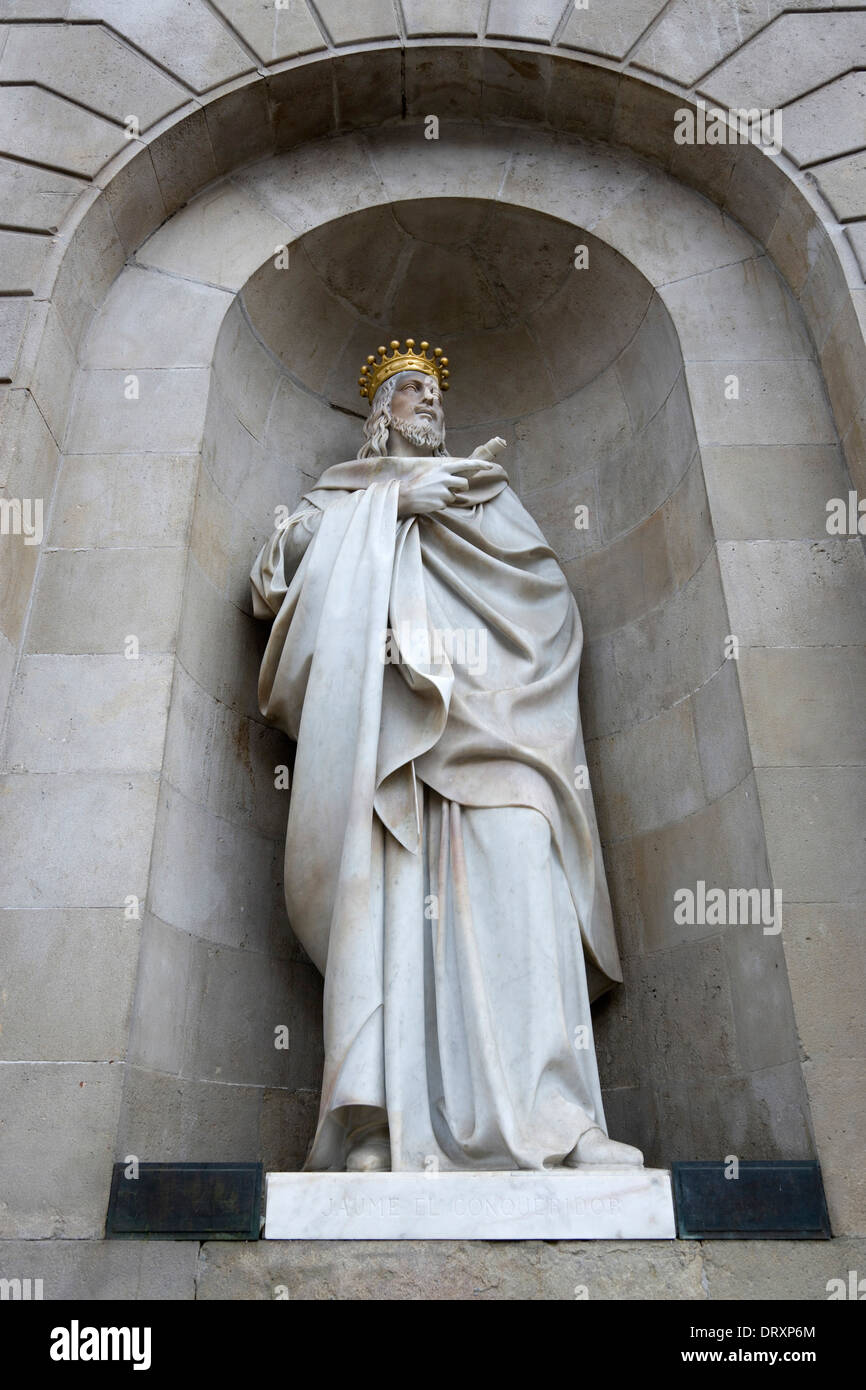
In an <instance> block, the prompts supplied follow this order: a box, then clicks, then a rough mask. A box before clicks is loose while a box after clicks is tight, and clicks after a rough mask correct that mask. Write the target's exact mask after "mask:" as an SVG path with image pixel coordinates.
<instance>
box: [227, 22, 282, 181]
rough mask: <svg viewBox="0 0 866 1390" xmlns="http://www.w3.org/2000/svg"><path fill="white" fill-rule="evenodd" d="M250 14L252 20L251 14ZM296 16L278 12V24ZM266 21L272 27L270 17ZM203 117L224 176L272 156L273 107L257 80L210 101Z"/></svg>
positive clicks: (244, 83)
mask: <svg viewBox="0 0 866 1390" xmlns="http://www.w3.org/2000/svg"><path fill="white" fill-rule="evenodd" d="M247 13H248V14H249V15H250V16H251V17H252V13H251V12H250V11H247ZM296 13H298V12H297V11H289V10H277V11H276V19H277V24H278V25H279V23H280V20H281V19H283V18H287V17H291V16H293V15H294V14H296ZM266 18H267V20H268V22H269V23H271V19H270V16H267V15H266ZM204 114H205V120H206V121H207V131H208V138H209V140H210V145H211V149H212V150H213V154H214V159H215V161H216V166H217V169H218V170H219V171H220V173H221V174H227V173H230V172H231V171H232V170H233V169H237V168H238V167H239V166H240V165H242V164H249V163H250V161H251V160H255V159H262V158H264V157H265V156H266V155H270V154H273V151H274V147H275V145H276V134H275V132H274V124H273V119H272V112H271V105H270V102H269V101H268V93H267V87H266V85H265V83H264V82H262V81H260V80H259V79H258V78H255V79H252V80H245V79H242V80H241V85H239V86H236V87H235V88H234V89H232V90H230V91H227V92H224V93H223V95H222V96H219V97H217V98H216V100H215V101H209V102H208V104H207V106H206V107H205V109H204Z"/></svg>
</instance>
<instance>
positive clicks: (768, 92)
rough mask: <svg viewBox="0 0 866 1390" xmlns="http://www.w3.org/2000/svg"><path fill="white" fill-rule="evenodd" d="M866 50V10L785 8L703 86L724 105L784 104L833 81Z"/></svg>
mask: <svg viewBox="0 0 866 1390" xmlns="http://www.w3.org/2000/svg"><path fill="white" fill-rule="evenodd" d="M740 42H741V43H742V39H741V40H740ZM864 52H866V16H864V15H863V14H860V13H858V12H854V11H849V12H847V13H842V14H825V15H824V16H823V17H822V16H821V15H820V14H814V13H813V14H782V15H780V16H779V18H778V19H776V21H775V23H773V24H769V25H767V27H766V28H764V29H763V30H762V32H761V33H759V34H757V35H756V36H755V38H754V39H753V40H752V42H751V43H749V44H745V45H744V46H743V48H742V50H741V51H740V52H734V53H733V54H732V56H731V57H730V58H728V60H727V62H724V63H722V64H721V66H720V67H718V68H716V70H715V71H714V72H713V74H712V76H711V77H710V78H708V79H707V81H706V83H705V84H704V85H703V90H704V91H705V92H706V93H707V95H709V96H710V97H711V98H712V99H713V100H714V101H718V102H720V103H721V104H722V105H723V106H728V107H751V106H759V107H777V106H783V105H786V104H787V103H789V102H792V101H794V100H795V99H796V98H797V97H799V96H802V95H803V93H805V92H811V91H814V90H815V89H816V88H817V87H822V86H824V85H825V83H827V82H830V81H832V79H833V78H834V77H837V76H838V75H839V74H840V73H843V72H845V71H846V70H847V69H849V68H850V67H851V66H852V63H855V62H856V59H855V55H856V54H858V53H864Z"/></svg>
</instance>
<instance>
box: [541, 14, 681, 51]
mask: <svg viewBox="0 0 866 1390" xmlns="http://www.w3.org/2000/svg"><path fill="white" fill-rule="evenodd" d="M658 14H659V3H658V0H626V2H625V4H623V5H617V6H616V7H612V6H604V7H593V6H591V5H588V6H587V8H586V9H577V8H576V7H575V8H574V9H573V10H572V13H571V15H570V16H569V19H568V22H567V24H566V26H565V28H564V29H563V31H562V33H561V35H560V38H559V42H560V44H561V45H562V47H563V48H579V49H582V50H583V51H584V52H585V53H601V54H603V55H604V57H606V58H624V57H625V55H626V53H628V51H629V49H630V48H631V47H632V46H633V45H634V44H635V43H636V42H637V40H638V39H639V38H640V36H641V34H642V33H643V31H644V30H645V29H646V28H648V26H649V25H650V23H651V22H652V20H654V19H655V18H656V16H657V15H658Z"/></svg>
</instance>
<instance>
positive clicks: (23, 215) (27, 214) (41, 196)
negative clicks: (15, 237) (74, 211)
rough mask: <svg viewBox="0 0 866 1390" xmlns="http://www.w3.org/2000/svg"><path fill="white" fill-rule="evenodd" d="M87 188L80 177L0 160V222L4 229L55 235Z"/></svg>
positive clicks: (9, 160) (11, 160) (8, 160)
mask: <svg viewBox="0 0 866 1390" xmlns="http://www.w3.org/2000/svg"><path fill="white" fill-rule="evenodd" d="M86 187H87V184H86V182H85V181H84V179H83V178H82V177H81V176H73V175H71V174H61V173H60V172H59V171H57V170H47V169H40V168H38V167H37V166H36V165H32V164H18V163H16V162H15V160H13V159H4V160H2V161H0V220H2V222H3V223H4V225H5V226H7V227H26V228H28V229H29V230H32V231H40V232H56V231H57V229H58V228H59V227H60V226H61V225H62V223H63V221H64V219H65V217H66V215H67V213H68V212H69V210H70V208H71V207H72V205H73V203H74V202H75V199H76V198H77V197H78V196H79V194H80V193H82V192H83V191H84V189H85V188H86Z"/></svg>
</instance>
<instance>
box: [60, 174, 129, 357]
mask: <svg viewBox="0 0 866 1390" xmlns="http://www.w3.org/2000/svg"><path fill="white" fill-rule="evenodd" d="M79 212H80V216H78V217H77V221H76V225H75V227H74V229H73V230H72V232H71V234H70V238H69V245H68V246H67V248H66V249H65V252H64V255H63V260H62V261H61V263H60V267H59V269H58V272H57V279H56V282H55V285H54V292H53V297H54V304H55V307H56V309H57V312H58V315H59V317H60V321H61V323H62V324H63V329H64V332H65V333H66V336H67V337H68V339H69V341H70V343H71V345H72V347H73V348H74V349H75V350H76V352H77V351H78V348H79V346H80V344H81V340H82V338H83V336H84V333H85V331H86V329H87V326H88V324H89V323H90V320H91V319H92V317H93V313H94V310H96V309H97V308H98V307H99V306H100V305H101V304H102V302H103V300H104V299H105V296H106V294H107V293H108V290H109V287H110V285H111V283H112V281H113V280H114V278H115V276H116V275H119V274H120V271H121V269H122V268H123V264H124V261H125V260H126V252H125V250H124V248H123V246H122V245H121V242H120V239H119V237H118V234H117V228H116V227H115V225H114V219H113V218H112V216H111V211H110V208H109V205H108V202H107V200H106V199H105V198H104V197H103V195H102V194H101V192H100V191H99V190H98V189H97V187H96V186H94V187H92V188H91V189H90V190H89V191H88V193H87V195H86V197H85V198H83V199H82V200H81V202H80V203H79V205H78V208H76V214H78V213H79Z"/></svg>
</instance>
